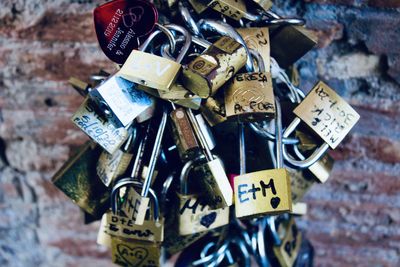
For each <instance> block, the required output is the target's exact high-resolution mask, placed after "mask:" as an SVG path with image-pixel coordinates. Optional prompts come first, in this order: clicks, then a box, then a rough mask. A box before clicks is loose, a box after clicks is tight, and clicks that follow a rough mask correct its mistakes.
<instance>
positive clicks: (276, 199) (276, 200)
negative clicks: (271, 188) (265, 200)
mask: <svg viewBox="0 0 400 267" xmlns="http://www.w3.org/2000/svg"><path fill="white" fill-rule="evenodd" d="M270 203H271V207H272V208H274V209H276V208H277V207H278V206H279V203H281V199H280V198H279V197H273V198H271V201H270Z"/></svg>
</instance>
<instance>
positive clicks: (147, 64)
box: [117, 24, 181, 91]
mask: <svg viewBox="0 0 400 267" xmlns="http://www.w3.org/2000/svg"><path fill="white" fill-rule="evenodd" d="M157 26H158V28H159V29H161V30H162V31H163V32H164V33H168V31H169V30H168V29H166V28H164V27H163V26H161V25H159V24H157ZM161 30H157V31H154V32H153V33H152V34H151V35H150V36H149V38H148V39H147V40H146V41H145V42H144V43H143V44H142V45H141V46H140V47H139V50H133V51H132V52H131V54H130V55H129V57H128V59H127V60H126V62H125V64H124V65H123V66H122V68H121V69H120V70H119V72H118V73H117V75H118V76H121V77H123V78H125V79H127V80H129V81H132V82H135V83H137V84H141V85H144V86H147V87H150V88H153V89H157V90H163V91H168V90H169V89H170V88H171V86H172V84H174V83H175V80H176V79H177V77H178V75H179V73H180V71H181V64H179V63H176V62H174V61H172V60H169V59H166V58H163V57H160V56H157V55H153V54H150V53H146V52H144V51H145V50H146V49H147V48H148V46H149V45H150V43H151V42H152V40H153V39H154V38H155V37H156V36H157V35H158V34H160V33H161ZM172 38H173V37H172Z"/></svg>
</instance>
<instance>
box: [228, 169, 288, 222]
mask: <svg viewBox="0 0 400 267" xmlns="http://www.w3.org/2000/svg"><path fill="white" fill-rule="evenodd" d="M291 209H292V197H291V191H290V180H289V175H288V173H287V171H286V169H272V170H264V171H258V172H253V173H247V174H244V175H239V176H237V177H236V178H235V212H236V217H238V218H255V217H259V216H265V215H272V214H280V213H284V212H289V211H291Z"/></svg>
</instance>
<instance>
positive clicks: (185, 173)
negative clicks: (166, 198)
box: [179, 155, 204, 195]
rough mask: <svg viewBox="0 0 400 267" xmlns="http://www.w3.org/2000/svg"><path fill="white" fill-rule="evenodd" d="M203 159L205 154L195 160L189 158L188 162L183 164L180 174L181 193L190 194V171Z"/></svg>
mask: <svg viewBox="0 0 400 267" xmlns="http://www.w3.org/2000/svg"><path fill="white" fill-rule="evenodd" d="M202 159H204V156H203V155H200V156H198V157H197V158H195V159H193V160H189V161H188V162H186V163H185V165H183V167H182V171H181V174H180V175H179V182H180V193H181V194H183V195H188V194H189V189H188V177H189V173H190V171H191V170H192V169H193V167H194V164H195V163H196V162H198V161H200V160H202Z"/></svg>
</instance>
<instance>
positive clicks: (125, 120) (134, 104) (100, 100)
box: [89, 75, 155, 127]
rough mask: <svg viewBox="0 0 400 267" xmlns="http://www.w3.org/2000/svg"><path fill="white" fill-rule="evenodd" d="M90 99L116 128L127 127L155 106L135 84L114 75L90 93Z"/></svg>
mask: <svg viewBox="0 0 400 267" xmlns="http://www.w3.org/2000/svg"><path fill="white" fill-rule="evenodd" d="M89 97H90V99H91V100H93V102H94V103H95V104H96V105H97V106H98V107H99V108H100V110H101V111H103V112H104V114H105V117H106V118H107V119H108V120H110V121H111V122H112V123H113V124H114V125H115V126H123V127H125V126H127V125H128V124H130V123H132V121H133V120H134V119H135V118H136V117H137V116H139V115H140V114H141V113H143V112H145V111H146V110H147V109H148V108H151V106H152V105H153V104H154V103H153V102H154V101H155V100H154V99H153V98H152V97H150V96H149V95H147V94H145V93H144V92H142V91H140V90H137V89H136V88H135V84H134V83H132V82H130V81H127V80H125V79H123V78H121V77H118V76H116V75H113V76H111V77H109V78H108V79H107V80H105V81H104V82H102V83H101V84H100V85H99V86H97V87H96V88H93V89H92V90H90V92H89Z"/></svg>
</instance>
